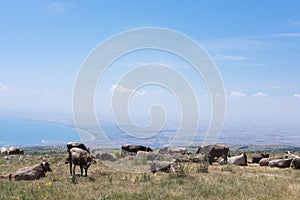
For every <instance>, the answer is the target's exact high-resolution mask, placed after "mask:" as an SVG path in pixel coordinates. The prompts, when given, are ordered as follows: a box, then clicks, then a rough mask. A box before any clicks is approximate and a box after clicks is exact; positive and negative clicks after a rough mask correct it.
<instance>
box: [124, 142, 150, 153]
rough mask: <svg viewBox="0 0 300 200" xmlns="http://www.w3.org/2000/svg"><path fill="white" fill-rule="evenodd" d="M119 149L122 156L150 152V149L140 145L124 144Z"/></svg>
mask: <svg viewBox="0 0 300 200" xmlns="http://www.w3.org/2000/svg"><path fill="white" fill-rule="evenodd" d="M121 148H122V151H123V153H124V154H126V152H129V153H134V154H136V153H137V152H138V151H146V152H152V149H151V148H150V147H145V146H142V145H134V144H124V145H122V147H121Z"/></svg>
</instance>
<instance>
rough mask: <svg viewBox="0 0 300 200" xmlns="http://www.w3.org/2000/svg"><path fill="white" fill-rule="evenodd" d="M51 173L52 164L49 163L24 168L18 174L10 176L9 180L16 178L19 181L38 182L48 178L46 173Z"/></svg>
mask: <svg viewBox="0 0 300 200" xmlns="http://www.w3.org/2000/svg"><path fill="white" fill-rule="evenodd" d="M48 171H49V172H51V171H52V169H51V168H50V164H49V163H48V162H42V163H39V164H36V165H33V166H30V167H24V168H21V169H19V170H18V171H17V172H16V173H14V174H10V175H9V180H11V179H12V178H14V179H15V180H16V181H19V180H37V179H40V178H42V177H45V176H46V172H48Z"/></svg>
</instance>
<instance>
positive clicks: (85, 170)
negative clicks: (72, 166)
mask: <svg viewBox="0 0 300 200" xmlns="http://www.w3.org/2000/svg"><path fill="white" fill-rule="evenodd" d="M87 170H88V169H87V168H85V169H84V171H85V177H87Z"/></svg>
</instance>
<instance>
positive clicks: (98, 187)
mask: <svg viewBox="0 0 300 200" xmlns="http://www.w3.org/2000/svg"><path fill="white" fill-rule="evenodd" d="M66 156H67V155H66V154H65V153H63V152H57V153H56V154H55V156H54V155H53V156H49V157H48V158H46V159H48V160H49V161H50V163H51V167H52V170H53V172H50V173H48V174H47V176H46V177H45V178H42V179H40V180H36V181H18V182H15V181H12V182H10V181H8V180H7V179H5V178H2V179H1V180H0V199H55V200H56V199H172V200H174V199H282V198H288V199H299V198H300V195H299V189H300V171H299V170H293V169H275V168H269V167H259V166H257V165H255V164H250V165H249V166H247V167H237V166H231V165H225V166H220V165H217V164H214V165H211V166H209V170H208V173H201V172H199V164H195V163H188V164H184V166H183V170H184V172H185V175H184V176H179V175H178V174H166V173H161V172H159V173H155V174H152V173H151V172H146V173H125V172H119V171H116V170H113V169H112V168H110V167H107V166H106V165H104V164H102V163H100V162H98V163H97V164H95V165H92V166H91V167H90V169H89V176H88V177H76V179H75V180H72V179H71V178H70V176H69V168H68V165H65V164H64V160H65V158H66ZM18 158H19V156H17V157H16V158H14V159H11V160H4V158H3V157H1V158H0V170H1V171H0V173H1V175H5V174H9V173H12V172H15V171H16V170H17V169H19V168H20V167H23V166H29V165H32V164H35V163H38V162H41V161H42V160H41V159H42V158H41V156H40V155H26V156H24V157H23V159H22V160H19V159H18ZM133 163H134V161H133ZM135 164H137V163H135ZM142 164H143V163H142ZM142 164H141V165H142ZM144 164H145V163H144ZM77 173H79V169H77Z"/></svg>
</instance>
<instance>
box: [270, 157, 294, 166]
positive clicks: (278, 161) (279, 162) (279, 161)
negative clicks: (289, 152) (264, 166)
mask: <svg viewBox="0 0 300 200" xmlns="http://www.w3.org/2000/svg"><path fill="white" fill-rule="evenodd" d="M292 160H293V159H292V158H284V159H276V160H271V161H270V162H269V165H268V166H269V167H278V168H289V167H290V166H291V162H292Z"/></svg>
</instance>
